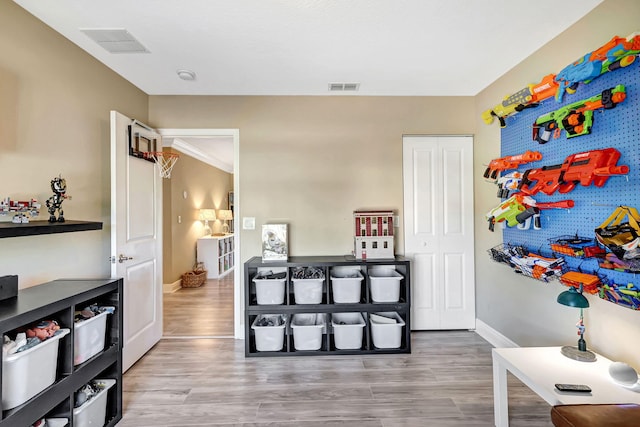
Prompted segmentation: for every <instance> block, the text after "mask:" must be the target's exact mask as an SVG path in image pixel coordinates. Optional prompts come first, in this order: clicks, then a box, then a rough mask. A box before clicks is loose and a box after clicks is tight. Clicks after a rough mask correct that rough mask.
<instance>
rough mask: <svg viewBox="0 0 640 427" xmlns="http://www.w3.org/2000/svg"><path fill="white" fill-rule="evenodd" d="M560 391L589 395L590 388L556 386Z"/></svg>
mask: <svg viewBox="0 0 640 427" xmlns="http://www.w3.org/2000/svg"><path fill="white" fill-rule="evenodd" d="M556 388H557V389H558V390H560V391H573V392H578V393H591V387H589V386H588V385H584V384H556Z"/></svg>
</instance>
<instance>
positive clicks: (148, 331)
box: [111, 111, 162, 372]
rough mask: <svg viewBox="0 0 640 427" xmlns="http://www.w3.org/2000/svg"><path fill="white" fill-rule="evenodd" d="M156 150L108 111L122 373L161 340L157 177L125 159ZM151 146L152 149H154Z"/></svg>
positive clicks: (150, 138) (158, 146)
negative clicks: (136, 152)
mask: <svg viewBox="0 0 640 427" xmlns="http://www.w3.org/2000/svg"><path fill="white" fill-rule="evenodd" d="M130 126H132V130H131V134H132V135H137V138H134V147H135V150H141V151H147V150H159V151H161V150H162V143H161V142H160V137H159V135H158V134H156V133H155V132H154V131H153V130H152V129H149V128H147V127H144V126H142V125H140V124H137V123H135V122H134V121H133V120H131V119H130V118H128V117H125V116H123V115H122V114H120V113H118V112H116V111H111V256H112V263H111V274H112V276H114V277H122V278H123V279H124V295H123V300H124V312H123V316H124V325H123V326H124V337H123V355H122V364H123V372H124V371H126V370H127V369H129V368H130V367H131V365H133V364H134V363H135V362H136V361H137V360H138V359H139V358H140V357H142V356H143V355H144V354H145V353H146V352H147V351H149V349H151V347H153V345H154V344H155V343H157V342H158V341H159V340H160V338H161V336H162V178H160V177H159V175H158V173H156V170H155V165H154V163H152V162H149V161H147V160H144V159H142V158H138V157H133V156H130V155H129V135H130V129H129V127H130ZM154 144H155V145H154Z"/></svg>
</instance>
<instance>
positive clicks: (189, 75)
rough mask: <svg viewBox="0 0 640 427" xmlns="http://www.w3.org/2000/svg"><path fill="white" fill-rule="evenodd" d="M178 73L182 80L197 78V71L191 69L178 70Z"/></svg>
mask: <svg viewBox="0 0 640 427" xmlns="http://www.w3.org/2000/svg"><path fill="white" fill-rule="evenodd" d="M176 73H177V74H178V77H180V78H181V79H182V80H187V81H193V80H195V79H196V73H194V72H193V71H191V70H178V71H176Z"/></svg>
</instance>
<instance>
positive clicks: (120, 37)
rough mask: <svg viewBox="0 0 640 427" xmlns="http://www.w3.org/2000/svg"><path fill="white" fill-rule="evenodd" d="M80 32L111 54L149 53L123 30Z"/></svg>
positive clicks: (99, 29)
mask: <svg viewBox="0 0 640 427" xmlns="http://www.w3.org/2000/svg"><path fill="white" fill-rule="evenodd" d="M80 31H82V32H83V33H85V34H86V35H87V36H88V37H89V38H90V39H91V40H93V41H95V42H96V43H98V44H99V45H100V46H102V47H103V48H104V49H106V50H107V51H108V52H110V53H149V51H148V50H147V48H146V47H144V46H143V45H142V43H140V42H139V41H138V40H136V39H135V37H133V36H132V35H131V33H129V32H128V31H127V30H125V29H123V28H85V29H81V30H80Z"/></svg>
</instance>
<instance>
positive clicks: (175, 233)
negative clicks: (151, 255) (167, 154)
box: [162, 152, 233, 283]
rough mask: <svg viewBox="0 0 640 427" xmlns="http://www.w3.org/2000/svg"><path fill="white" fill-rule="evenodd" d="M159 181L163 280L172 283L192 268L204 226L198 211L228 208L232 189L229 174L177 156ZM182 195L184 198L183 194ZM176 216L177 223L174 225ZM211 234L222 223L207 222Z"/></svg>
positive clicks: (231, 179)
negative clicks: (161, 194) (160, 190)
mask: <svg viewBox="0 0 640 427" xmlns="http://www.w3.org/2000/svg"><path fill="white" fill-rule="evenodd" d="M178 154H179V155H180V158H179V159H178V161H177V162H176V165H175V166H174V168H173V170H172V171H171V179H165V180H164V181H163V196H164V200H163V216H164V219H163V225H164V228H163V229H164V233H163V238H164V241H163V245H164V248H163V257H164V261H163V263H164V265H163V274H162V275H163V280H164V283H173V282H175V281H177V280H179V279H180V277H181V275H182V274H183V273H185V272H187V271H190V270H192V269H193V265H194V263H195V261H196V241H197V240H198V238H199V237H201V236H202V235H203V231H204V224H203V222H202V221H200V220H199V219H198V210H199V209H200V208H210V209H216V214H217V210H218V209H228V201H227V200H228V199H227V197H228V194H229V191H232V190H233V175H232V174H230V173H227V172H224V171H222V170H220V169H218V168H215V167H213V166H210V165H209V164H207V163H204V162H202V161H200V160H196V159H194V158H193V157H190V156H187V155H185V154H180V153H179V152H178ZM185 192H186V196H187V197H186V198H185V197H184V193H185ZM178 217H180V218H181V222H180V223H178ZM209 226H210V227H211V229H212V231H213V232H214V233H218V232H221V231H222V222H221V221H219V220H216V221H215V222H213V223H211V222H210V223H209Z"/></svg>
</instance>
